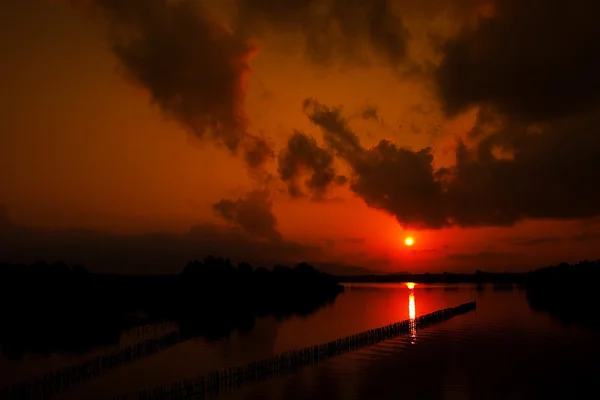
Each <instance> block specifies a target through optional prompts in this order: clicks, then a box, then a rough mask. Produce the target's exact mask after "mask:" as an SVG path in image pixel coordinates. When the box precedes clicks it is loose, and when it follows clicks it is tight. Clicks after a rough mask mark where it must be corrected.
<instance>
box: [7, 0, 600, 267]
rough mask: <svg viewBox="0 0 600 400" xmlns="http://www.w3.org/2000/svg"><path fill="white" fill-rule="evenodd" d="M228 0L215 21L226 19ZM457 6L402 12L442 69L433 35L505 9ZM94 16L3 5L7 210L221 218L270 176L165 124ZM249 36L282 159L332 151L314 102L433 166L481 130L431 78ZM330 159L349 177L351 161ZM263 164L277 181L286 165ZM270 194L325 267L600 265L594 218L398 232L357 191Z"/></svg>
mask: <svg viewBox="0 0 600 400" xmlns="http://www.w3.org/2000/svg"><path fill="white" fill-rule="evenodd" d="M232 2H233V0H232V1H229V2H223V4H224V5H225V6H224V7H222V9H218V10H215V9H213V10H212V12H213V14H214V15H221V16H223V15H224V16H228V15H230V14H228V13H229V12H230V11H228V7H229V6H231V4H232ZM208 3H210V2H208ZM435 3H436V4H437V3H438V2H435ZM459 3H460V5H463V4H464V7H465V8H464V9H459V8H458V6H457V8H456V10H454V11H453V12H455V14H453V13H448V14H447V16H446V17H443V16H442V14H441V13H440V14H435V15H433V14H431V13H433V11H430V10H422V9H419V8H418V7H417V6H414V4H413V5H412V6H411V5H409V4H407V5H405V6H404V8H403V9H401V10H400V12H403V13H404V14H403V15H404V22H405V26H406V27H407V29H408V30H409V31H410V33H411V36H410V37H411V39H410V40H409V42H408V43H409V48H408V52H409V54H410V57H411V59H412V60H416V61H415V62H420V63H424V62H425V61H426V60H431V61H432V62H439V60H438V58H439V55H438V54H437V53H436V51H435V49H434V48H433V47H431V45H428V44H427V42H426V38H427V34H428V33H430V31H429V30H425V28H423V27H424V26H428V27H429V28H432V30H433V31H435V32H436V33H438V34H439V35H441V36H442V37H452V35H457V34H458V33H457V32H459V28H461V27H462V28H464V27H465V26H472V25H474V24H476V22H474V21H476V19H475V17H474V16H475V15H476V14H477V12H480V13H484V14H485V15H486V17H488V18H489V17H491V16H492V15H494V9H493V8H491V6H490V5H489V4H483V3H481V2H479V3H481V4H478V5H477V4H476V5H473V4H474V3H478V2H472V1H471V2H467V1H463V2H459ZM209 7H210V8H214V3H210V4H209ZM465 10H467V11H465ZM88 11H89V10H81V9H77V8H73V7H70V6H69V5H66V4H64V2H57V1H49V0H46V1H44V0H8V1H3V2H2V4H1V5H0V54H2V55H3V56H2V60H3V61H2V62H1V63H0V87H1V88H2V91H1V94H0V121H2V127H1V128H0V129H1V132H0V204H4V205H5V206H6V209H7V210H8V215H9V217H10V220H11V221H12V223H14V224H15V225H23V226H30V227H40V228H72V227H78V228H87V229H95V230H106V231H111V232H115V233H127V234H137V233H141V232H148V231H168V232H174V233H183V232H186V231H188V230H189V229H190V228H191V227H192V226H194V225H198V224H203V223H206V222H210V223H212V224H220V225H222V224H226V223H227V221H224V220H223V219H222V218H219V217H218V216H217V215H216V214H215V211H214V210H213V207H212V205H213V204H215V203H217V202H219V201H220V200H221V199H236V198H240V197H243V196H245V194H246V193H248V192H249V191H251V190H253V189H255V188H256V187H258V186H261V187H263V185H264V183H257V182H256V180H255V179H253V178H252V177H251V175H250V174H249V173H248V169H247V167H246V166H245V163H244V161H243V159H242V157H240V156H236V155H232V154H231V152H229V151H228V150H227V149H224V148H222V147H219V146H217V145H216V144H215V142H214V141H209V140H202V139H198V138H197V137H195V136H194V134H192V133H190V132H189V131H187V130H186V128H185V126H183V125H182V124H181V123H180V122H179V121H177V120H176V119H173V118H167V117H166V116H165V114H164V113H163V112H162V111H161V109H160V107H159V106H158V105H157V104H153V103H152V101H151V98H150V94H149V92H148V90H147V89H146V88H144V87H143V85H140V84H139V83H136V82H134V81H133V80H132V79H131V78H128V77H127V76H126V71H123V66H122V65H121V64H120V62H119V60H118V58H117V57H116V56H115V55H114V54H113V52H112V49H111V45H110V42H109V40H107V37H108V34H107V30H108V29H107V26H106V24H105V23H104V21H103V19H102V18H100V17H98V15H94V14H93V13H92V12H88ZM221 18H222V17H221ZM222 22H223V23H225V21H222ZM227 23H228V24H233V22H231V21H229V22H227ZM427 24H429V25H427ZM252 41H253V43H256V44H257V45H258V46H259V47H260V51H259V52H258V53H257V54H256V55H255V56H254V57H253V58H252V60H251V61H250V67H251V72H250V75H249V81H248V89H247V93H246V99H245V112H246V114H247V117H248V120H249V126H248V130H249V132H250V133H251V134H253V135H257V136H261V137H266V138H267V139H268V141H269V143H271V145H272V148H273V150H274V152H275V156H277V155H278V154H279V152H280V151H281V149H282V148H283V147H284V146H285V144H286V140H287V138H288V137H289V136H290V134H291V133H292V132H293V131H294V130H301V131H303V132H305V133H307V134H310V135H312V136H313V137H315V138H316V140H317V142H318V143H319V144H320V145H323V140H322V134H321V130H320V129H319V128H318V127H317V126H315V125H314V124H312V123H311V121H310V120H309V118H307V116H306V114H305V113H304V112H303V110H302V102H303V101H304V100H305V99H306V98H314V99H317V100H318V101H319V102H320V103H322V104H325V105H328V106H330V107H338V106H341V107H342V110H343V113H344V115H345V116H346V117H349V118H351V119H350V126H351V128H352V130H353V131H354V132H355V133H356V134H357V135H358V137H359V139H360V140H361V144H362V145H363V146H364V147H365V148H369V147H370V146H373V145H375V144H376V143H377V142H378V141H379V140H381V139H390V140H392V141H393V142H394V143H396V144H397V145H398V146H401V147H407V148H411V149H413V150H419V149H421V148H423V147H426V146H432V147H433V151H434V155H435V161H434V165H435V166H436V168H439V167H441V166H452V165H453V164H454V162H455V155H454V151H455V148H456V140H457V138H459V137H462V138H467V133H468V132H469V131H470V130H471V129H472V128H473V126H474V124H475V123H476V115H477V108H476V107H472V108H470V109H469V110H466V111H465V112H462V113H460V114H459V115H456V116H452V117H448V116H446V115H445V114H444V113H443V111H442V105H441V102H440V101H439V100H438V98H437V97H436V93H435V91H434V90H433V89H432V87H431V81H430V80H428V79H424V78H422V77H418V76H411V75H408V74H406V72H394V71H393V69H392V68H390V67H389V66H388V65H385V64H383V63H378V62H377V61H373V62H372V63H371V64H372V65H369V66H353V65H350V66H348V65H347V64H344V62H341V61H340V62H338V60H336V59H333V60H332V62H331V63H329V65H315V64H314V63H313V62H311V61H310V60H308V59H307V58H306V57H305V56H304V54H303V51H302V46H301V40H300V38H298V37H297V35H295V34H294V33H293V32H291V33H289V34H285V35H284V34H277V33H268V34H266V35H263V36H260V37H256V38H253V39H252ZM366 54H367V59H368V60H371V58H369V57H371V56H369V54H371V53H369V52H368V50H367V53H366ZM207 57H209V55H207ZM372 60H375V58H373V59H372ZM436 60H437V61H436ZM421 65H422V64H421ZM124 72H125V73H124ZM402 74H404V75H402ZM399 75H401V76H399ZM367 106H376V107H377V109H378V116H379V121H374V120H365V119H361V118H360V117H359V116H358V115H359V114H360V112H361V110H363V109H364V108H365V107H367ZM465 140H467V143H468V140H470V139H465ZM334 163H335V165H336V166H337V169H338V170H339V171H341V173H344V174H345V175H351V174H352V171H351V170H350V169H349V168H348V166H347V165H346V163H345V162H344V161H343V160H341V159H338V158H336V159H335V162H334ZM264 169H265V171H267V172H269V173H271V174H272V175H273V176H275V177H277V163H276V158H275V159H274V160H269V161H268V162H267V163H266V164H265V166H264ZM268 189H269V193H270V196H271V201H272V204H273V213H274V215H275V217H276V219H277V230H278V231H279V232H281V234H282V235H283V238H284V239H285V240H286V241H292V242H296V243H300V244H302V245H310V246H319V247H322V248H323V249H324V252H322V253H321V254H320V255H318V256H315V257H316V258H317V259H315V260H314V261H328V262H336V263H343V264H350V265H361V266H364V267H368V268H373V269H377V270H386V271H399V270H401V271H415V272H418V271H425V270H428V271H432V272H434V271H441V270H456V271H463V270H464V271H472V270H474V269H476V268H480V267H481V268H484V269H485V268H488V269H495V270H514V269H523V268H531V267H537V266H542V265H545V264H548V263H556V262H560V261H563V260H566V261H577V260H580V259H585V258H597V257H598V256H600V251H599V250H597V249H598V246H597V244H598V242H597V241H596V242H594V241H593V240H588V241H585V240H580V241H576V240H574V238H576V237H578V236H577V235H580V236H581V235H583V234H593V233H595V232H597V230H596V231H594V230H593V228H594V225H589V224H587V223H586V221H587V220H581V219H571V220H567V221H557V220H553V219H541V220H540V219H538V220H527V219H526V220H524V221H522V222H518V223H516V224H515V225H514V226H509V227H479V228H460V227H453V228H443V229H410V228H409V229H408V230H403V229H402V227H401V226H400V224H399V222H398V221H397V219H396V218H395V217H394V216H393V215H391V214H390V213H389V212H387V211H386V210H381V209H376V208H371V207H368V206H367V205H366V204H365V202H364V200H363V199H362V198H360V196H358V195H357V194H355V193H353V192H352V191H351V190H350V189H349V188H348V186H341V187H335V188H330V189H329V190H328V192H327V195H326V197H325V200H322V201H312V200H310V199H307V198H300V199H295V198H291V197H290V196H289V195H288V193H287V190H286V185H285V183H284V182H282V181H281V180H279V179H273V180H272V181H270V183H269V184H268ZM587 222H589V221H587ZM596 226H597V225H596ZM596 229H597V228H596ZM407 235H411V236H413V237H414V238H415V245H414V246H413V247H411V248H410V249H409V248H407V247H405V246H404V244H403V241H404V238H405V237H406V236H407ZM590 237H592V236H590ZM544 239H546V240H544ZM223 255H225V256H227V254H223ZM202 256H203V255H198V257H202ZM67 261H68V260H67ZM311 261H313V260H311Z"/></svg>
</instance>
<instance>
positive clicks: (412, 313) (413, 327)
mask: <svg viewBox="0 0 600 400" xmlns="http://www.w3.org/2000/svg"><path fill="white" fill-rule="evenodd" d="M406 287H407V288H408V318H409V328H410V339H411V340H410V342H411V343H412V344H414V343H415V342H416V340H417V324H416V322H415V318H416V316H417V308H416V306H415V284H414V283H412V282H408V283H407V284H406Z"/></svg>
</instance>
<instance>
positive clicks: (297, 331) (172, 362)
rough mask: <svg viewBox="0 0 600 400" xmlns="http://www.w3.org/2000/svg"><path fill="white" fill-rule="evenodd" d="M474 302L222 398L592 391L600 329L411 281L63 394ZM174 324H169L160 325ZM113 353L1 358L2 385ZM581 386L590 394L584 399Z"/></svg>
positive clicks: (178, 373)
mask: <svg viewBox="0 0 600 400" xmlns="http://www.w3.org/2000/svg"><path fill="white" fill-rule="evenodd" d="M411 293H412V296H411ZM473 299H476V301H477V311H475V312H471V313H469V314H466V315H463V316H459V317H455V318H454V319H452V320H450V321H447V322H444V323H442V324H439V325H436V326H433V327H429V328H426V329H423V330H419V331H417V332H416V335H415V336H414V337H401V338H397V339H394V340H390V341H386V342H383V343H381V344H379V345H376V346H372V347H369V348H367V349H363V350H360V351H357V352H354V353H350V354H346V355H343V356H339V357H337V358H334V359H332V360H330V361H327V362H324V363H321V364H319V365H316V366H311V367H307V368H304V369H302V370H301V371H299V372H298V373H296V374H293V375H289V376H286V377H277V378H272V379H269V380H267V381H264V382H260V383H256V384H253V385H249V386H246V387H243V388H242V389H239V390H236V391H232V392H230V393H227V394H224V395H223V396H222V397H223V398H226V399H238V398H246V399H281V398H285V399H328V400H331V399H378V398H390V399H397V398H436V399H437V398H440V399H442V398H443V399H469V398H485V399H496V398H497V399H530V398H579V397H583V398H589V397H590V395H591V394H592V393H597V390H598V389H600V378H598V376H599V373H600V366H599V365H600V364H599V362H600V359H599V358H598V356H600V336H598V334H597V333H594V332H593V331H589V330H586V329H584V328H581V327H577V326H571V327H564V326H562V325H561V324H560V323H559V322H557V321H556V320H554V319H553V318H552V317H550V316H549V315H548V314H546V313H540V312H534V311H532V310H531V309H530V308H529V306H528V303H527V300H526V298H525V293H524V292H522V291H517V290H515V291H512V292H511V291H493V290H492V288H491V287H488V288H486V290H484V291H482V292H478V291H476V290H475V287H474V286H471V285H464V286H458V287H456V286H453V287H449V286H443V285H417V287H416V288H415V289H414V290H413V291H412V292H411V291H410V290H409V289H407V287H406V286H405V285H402V284H381V285H378V284H369V285H356V284H353V285H352V288H349V287H348V286H347V289H346V292H345V293H344V294H342V295H340V296H339V297H338V298H337V300H336V301H335V303H334V304H332V305H330V306H327V307H325V308H322V309H320V310H318V311H317V312H316V313H314V314H312V315H310V316H309V317H306V318H303V317H292V318H289V319H286V320H283V321H277V320H275V319H273V318H265V319H260V320H258V321H257V323H256V326H255V327H254V329H253V330H252V331H251V332H248V333H244V334H241V333H234V334H233V335H232V336H231V337H229V338H227V339H222V340H219V341H214V342H211V341H207V340H204V339H198V340H193V341H188V342H185V343H182V344H179V345H177V346H175V347H172V348H170V349H167V350H165V351H163V352H161V353H159V354H156V355H153V356H150V357H148V358H146V359H144V360H142V361H140V362H138V363H136V364H133V365H130V366H125V367H120V368H117V369H115V370H113V371H111V372H109V373H107V374H105V375H103V376H102V377H100V378H97V379H94V380H92V381H91V382H89V383H86V384H85V385H82V386H79V387H77V388H75V389H73V390H71V391H69V392H68V393H65V394H64V395H61V396H60V398H64V399H82V398H86V399H94V398H110V397H112V396H113V395H117V394H123V393H128V392H135V391H137V390H139V389H144V388H152V387H154V386H157V385H161V384H166V383H170V382H174V381H178V380H181V379H185V378H193V377H195V376H197V375H199V374H202V373H204V372H207V371H210V370H214V369H217V368H221V367H225V366H231V365H237V364H241V363H244V362H247V361H252V360H254V359H258V358H263V357H265V356H268V355H272V354H276V353H280V352H283V351H285V350H289V349H294V348H301V347H305V346H309V345H314V344H318V343H322V342H327V341H329V340H331V339H335V338H337V337H342V336H347V335H350V334H353V333H357V332H361V331H364V330H368V329H372V328H376V327H380V326H383V325H386V324H389V323H392V322H395V321H399V320H403V319H407V318H409V317H410V316H412V315H411V314H415V315H417V316H418V315H421V314H426V313H429V312H432V311H435V310H438V309H441V308H446V307H450V306H455V305H458V304H462V303H465V302H468V301H472V300H473ZM175 328H176V327H173V326H167V325H165V326H161V327H159V330H162V331H163V333H164V332H166V331H169V330H172V329H175ZM159 334H160V332H156V333H155V332H154V328H151V329H148V330H147V331H146V332H143V335H144V336H143V337H140V338H138V335H137V333H131V332H130V333H128V334H124V335H123V338H122V345H125V344H129V343H132V342H135V341H136V340H140V339H143V338H145V337H151V336H152V335H159ZM113 349H114V347H113V348H111V349H108V348H103V349H97V350H95V351H94V354H92V353H88V354H86V355H81V356H66V355H57V354H53V355H47V356H44V357H42V356H35V357H34V356H28V357H26V358H25V359H24V360H23V361H22V362H20V363H14V362H8V361H7V360H5V359H0V377H1V380H0V386H4V385H5V384H8V383H10V382H14V381H18V380H21V379H24V378H30V377H33V376H36V375H39V374H41V373H44V372H47V371H50V370H53V369H55V368H58V367H61V366H64V365H68V364H71V363H73V362H80V361H82V360H85V359H87V358H89V357H91V356H92V355H97V354H102V353H104V352H106V351H108V350H113ZM589 390H594V392H590V395H588V394H587V391H589ZM594 396H595V395H594Z"/></svg>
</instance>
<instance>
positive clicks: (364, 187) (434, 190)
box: [304, 99, 446, 228]
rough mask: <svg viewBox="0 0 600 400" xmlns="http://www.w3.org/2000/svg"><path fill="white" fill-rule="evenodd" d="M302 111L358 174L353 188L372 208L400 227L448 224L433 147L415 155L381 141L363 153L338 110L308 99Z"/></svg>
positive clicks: (388, 142)
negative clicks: (392, 219)
mask: <svg viewBox="0 0 600 400" xmlns="http://www.w3.org/2000/svg"><path fill="white" fill-rule="evenodd" d="M304 109H305V112H306V114H307V116H308V118H309V119H310V120H311V121H312V122H313V123H314V124H315V125H318V126H319V127H320V128H321V129H322V131H323V135H324V139H325V142H326V143H327V144H328V146H329V147H330V148H332V149H333V150H334V151H335V153H336V154H337V155H339V156H340V157H341V158H343V159H344V160H346V161H347V162H348V164H349V165H350V167H351V168H352V170H353V172H354V174H353V176H352V177H351V179H350V188H351V190H352V191H353V192H354V193H356V194H357V195H359V196H360V197H362V198H363V199H364V200H365V202H366V203H367V204H368V205H369V206H371V207H374V208H379V209H383V210H386V211H388V212H389V213H391V214H392V215H394V216H395V217H396V219H397V220H398V221H399V222H400V223H402V224H409V225H412V226H415V227H433V228H440V227H442V226H445V225H446V215H445V214H444V211H445V210H444V207H443V201H442V200H443V199H442V197H443V196H442V184H441V182H440V181H439V180H438V179H437V178H436V174H437V172H436V171H434V169H433V166H432V161H433V155H432V153H431V149H430V148H425V149H423V150H421V151H417V152H414V151H411V150H408V149H403V148H399V147H397V146H396V145H395V144H393V143H392V142H390V141H388V140H382V141H380V142H379V143H378V144H377V145H375V146H374V147H372V148H370V149H365V148H363V147H362V145H361V144H360V140H359V139H358V136H357V135H356V134H355V133H354V132H353V131H352V130H351V129H350V127H349V125H348V121H347V119H345V118H344V117H343V116H342V114H341V110H340V109H338V108H329V107H327V106H325V105H323V104H320V103H318V102H317V101H315V100H314V99H308V100H306V101H305V102H304Z"/></svg>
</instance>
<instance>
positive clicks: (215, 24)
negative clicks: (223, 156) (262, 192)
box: [92, 0, 272, 168]
mask: <svg viewBox="0 0 600 400" xmlns="http://www.w3.org/2000/svg"><path fill="white" fill-rule="evenodd" d="M92 2H93V3H94V4H95V5H96V6H98V7H99V8H101V10H102V11H103V14H104V15H105V16H106V17H107V19H108V20H109V22H110V25H111V28H112V29H111V44H112V49H113V52H114V54H115V55H116V57H117V58H118V60H119V62H120V64H121V66H122V67H123V69H124V72H125V74H126V75H127V76H128V77H129V78H130V79H131V80H132V81H133V82H135V83H136V84H138V85H141V86H143V87H144V88H145V89H147V90H148V91H149V93H150V96H151V98H152V101H153V102H154V103H155V104H156V105H158V107H160V109H161V110H162V111H163V112H164V113H165V114H166V115H167V116H169V117H172V118H174V119H175V120H177V121H178V122H179V123H181V124H182V125H183V126H184V127H185V128H187V129H188V130H189V131H190V132H192V133H193V134H194V135H196V136H197V137H199V138H203V139H204V138H210V139H213V140H215V141H216V142H217V143H218V144H220V145H223V146H225V147H226V148H228V149H229V150H230V151H232V152H234V153H237V152H238V151H240V150H242V151H243V153H244V159H245V160H246V162H247V163H248V165H249V166H250V167H253V168H255V167H257V166H260V165H262V164H263V162H264V161H265V160H267V159H268V158H269V157H270V156H272V151H271V150H270V149H269V147H268V145H267V143H266V142H265V141H264V140H263V139H261V138H259V137H256V136H254V135H251V134H249V133H248V118H247V116H246V113H245V109H244V100H245V93H246V80H247V75H248V73H249V70H250V68H249V65H248V62H249V61H250V59H251V57H252V56H253V55H254V54H255V53H256V51H257V49H256V48H255V47H254V46H253V45H252V44H250V43H249V42H248V41H247V40H245V39H244V38H243V37H240V36H239V35H236V34H235V33H234V32H231V31H230V30H229V29H228V28H226V27H225V26H224V25H222V24H221V23H220V22H219V21H217V20H216V19H214V18H213V17H212V16H211V15H210V14H209V12H208V11H207V10H206V9H205V8H203V6H202V5H201V4H200V2H197V1H193V0H179V1H169V0H130V1H121V0H92Z"/></svg>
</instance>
